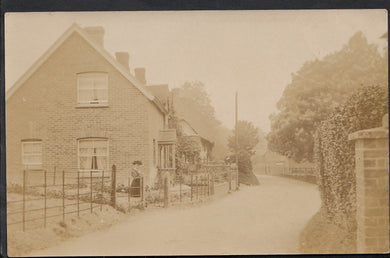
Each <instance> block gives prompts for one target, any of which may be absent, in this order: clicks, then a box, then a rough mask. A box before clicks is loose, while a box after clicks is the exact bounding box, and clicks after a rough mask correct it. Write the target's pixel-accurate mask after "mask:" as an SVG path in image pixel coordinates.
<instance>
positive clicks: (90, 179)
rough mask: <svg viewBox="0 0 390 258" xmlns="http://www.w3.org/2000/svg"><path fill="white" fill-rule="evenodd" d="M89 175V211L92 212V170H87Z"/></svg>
mask: <svg viewBox="0 0 390 258" xmlns="http://www.w3.org/2000/svg"><path fill="white" fill-rule="evenodd" d="M89 175H90V178H89V182H90V187H91V188H90V189H91V196H90V201H91V213H92V209H93V207H92V170H90V171H89Z"/></svg>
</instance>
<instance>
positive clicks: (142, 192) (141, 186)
mask: <svg viewBox="0 0 390 258" xmlns="http://www.w3.org/2000/svg"><path fill="white" fill-rule="evenodd" d="M140 181H141V182H140V189H139V192H140V195H141V204H142V207H145V203H144V177H143V176H142V177H141V178H140Z"/></svg>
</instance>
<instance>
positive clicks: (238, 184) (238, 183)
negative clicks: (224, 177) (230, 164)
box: [236, 166, 240, 190]
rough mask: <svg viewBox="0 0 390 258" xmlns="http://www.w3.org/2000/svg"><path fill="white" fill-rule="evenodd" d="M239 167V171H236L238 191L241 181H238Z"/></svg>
mask: <svg viewBox="0 0 390 258" xmlns="http://www.w3.org/2000/svg"><path fill="white" fill-rule="evenodd" d="M238 179H239V178H238V166H237V170H236V180H237V181H236V190H238V189H239V188H240V181H239V180H238Z"/></svg>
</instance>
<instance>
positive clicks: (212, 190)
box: [211, 172, 214, 195]
mask: <svg viewBox="0 0 390 258" xmlns="http://www.w3.org/2000/svg"><path fill="white" fill-rule="evenodd" d="M211 195H214V172H212V174H211Z"/></svg>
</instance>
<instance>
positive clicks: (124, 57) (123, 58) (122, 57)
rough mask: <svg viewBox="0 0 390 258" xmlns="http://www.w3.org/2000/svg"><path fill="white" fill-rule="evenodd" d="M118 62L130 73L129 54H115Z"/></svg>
mask: <svg viewBox="0 0 390 258" xmlns="http://www.w3.org/2000/svg"><path fill="white" fill-rule="evenodd" d="M115 57H116V60H117V61H118V62H119V63H120V64H121V65H123V66H124V67H125V68H126V69H127V70H128V71H130V66H129V53H127V52H116V53H115Z"/></svg>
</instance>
